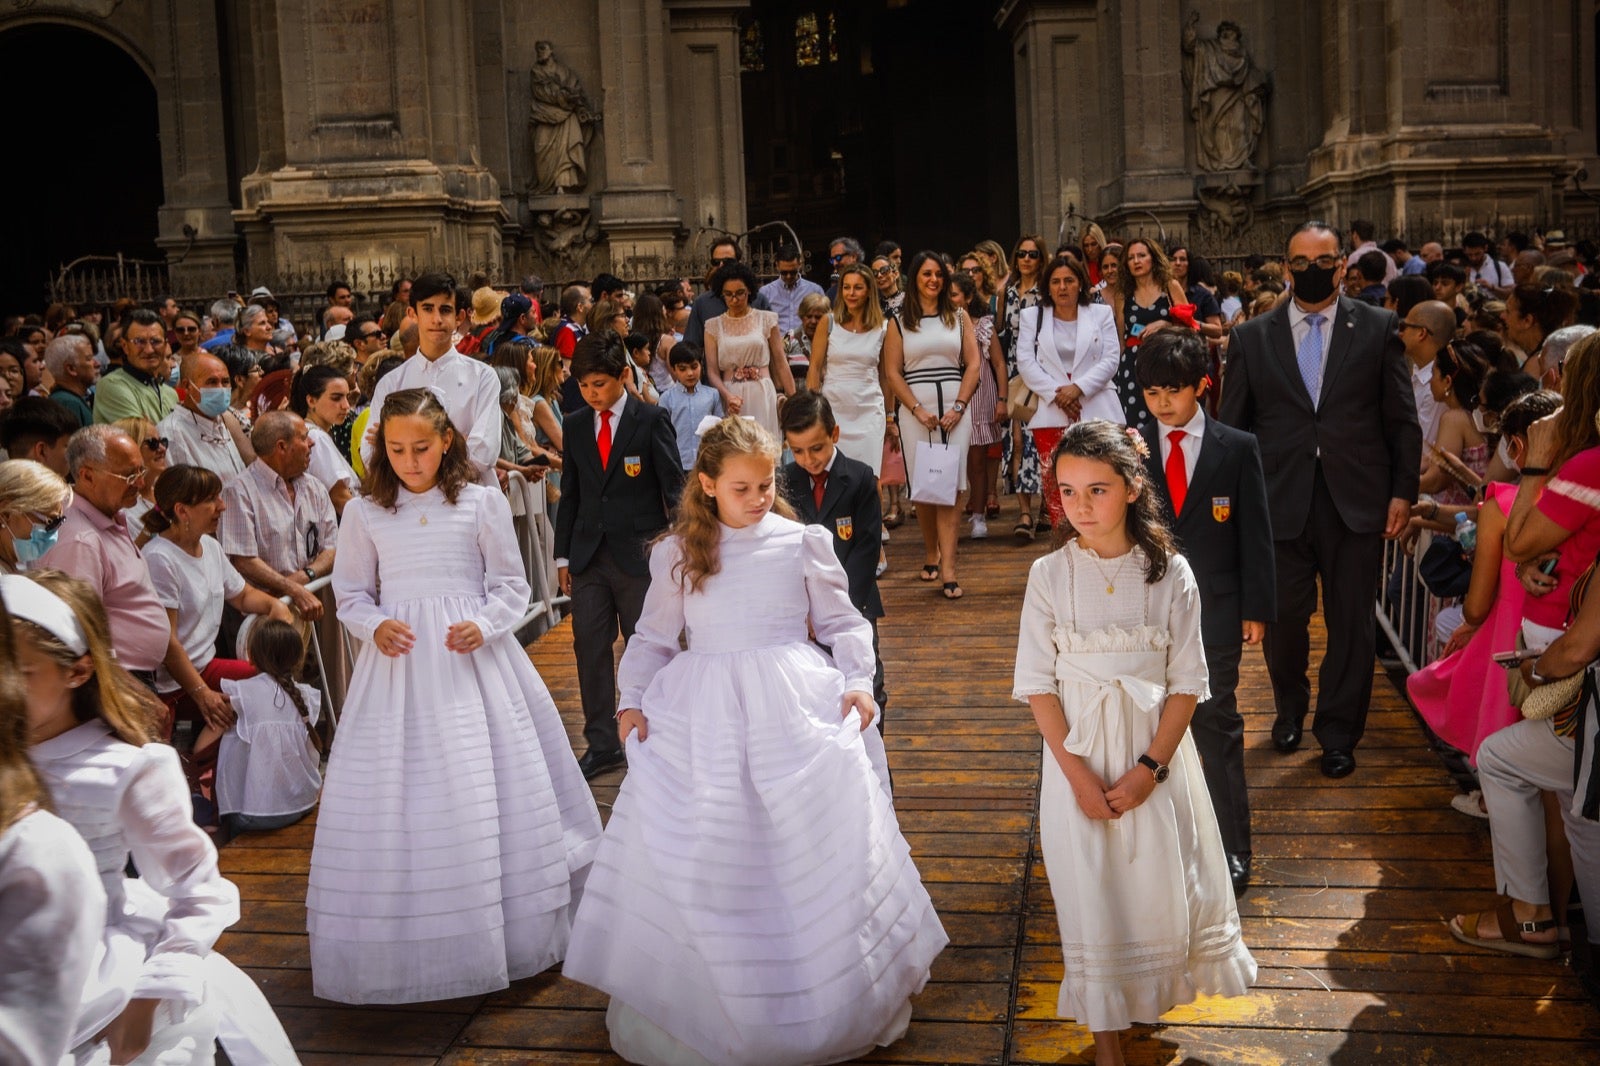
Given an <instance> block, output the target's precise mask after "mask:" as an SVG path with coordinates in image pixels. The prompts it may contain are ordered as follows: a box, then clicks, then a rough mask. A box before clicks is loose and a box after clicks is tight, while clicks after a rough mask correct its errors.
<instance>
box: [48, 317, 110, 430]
mask: <svg viewBox="0 0 1600 1066" xmlns="http://www.w3.org/2000/svg"><path fill="white" fill-rule="evenodd" d="M44 367H45V369H46V370H48V371H50V380H51V381H53V382H55V384H54V385H53V386H51V388H50V399H51V400H53V401H54V402H56V403H58V404H60V405H61V406H62V407H65V408H66V409H67V410H68V411H69V412H71V413H72V417H73V418H75V419H77V420H78V425H79V426H80V427H82V426H87V425H89V424H90V423H91V422H93V421H94V408H93V407H91V406H89V390H90V389H92V388H94V385H95V382H97V381H99V380H100V364H99V363H97V362H95V360H94V347H93V346H92V345H91V344H90V343H89V338H87V337H85V336H84V335H83V334H81V333H63V334H62V335H61V336H59V337H57V338H56V339H55V340H53V341H51V342H50V343H49V344H47V345H45V349H44Z"/></svg>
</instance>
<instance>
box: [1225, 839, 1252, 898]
mask: <svg viewBox="0 0 1600 1066" xmlns="http://www.w3.org/2000/svg"><path fill="white" fill-rule="evenodd" d="M1227 856H1228V877H1229V878H1231V879H1232V881H1233V898H1234V899H1238V898H1239V897H1240V896H1242V895H1244V893H1245V889H1247V888H1249V887H1250V856H1249V854H1248V853H1245V854H1239V853H1237V852H1232V851H1230V852H1228V853H1227Z"/></svg>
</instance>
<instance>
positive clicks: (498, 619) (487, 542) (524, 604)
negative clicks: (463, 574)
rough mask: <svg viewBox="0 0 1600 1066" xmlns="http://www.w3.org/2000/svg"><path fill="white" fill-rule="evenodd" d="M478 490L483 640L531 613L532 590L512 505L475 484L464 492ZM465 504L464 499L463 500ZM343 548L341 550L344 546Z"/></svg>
mask: <svg viewBox="0 0 1600 1066" xmlns="http://www.w3.org/2000/svg"><path fill="white" fill-rule="evenodd" d="M474 489H475V490H477V492H476V495H478V496H479V497H480V502H479V504H478V551H479V553H480V554H482V555H483V592H484V596H485V597H486V599H485V602H484V606H483V611H482V613H481V614H479V616H478V617H477V618H476V619H475V621H476V622H477V623H478V629H479V631H480V632H481V633H482V634H483V639H484V643H488V642H489V640H491V639H492V638H494V637H498V636H501V635H503V634H505V633H509V632H511V630H512V629H514V628H516V625H517V623H518V622H520V621H522V616H523V615H525V614H527V613H528V598H529V595H530V593H531V590H530V588H529V586H528V575H527V572H526V571H525V570H524V569H523V566H522V556H521V555H519V554H517V531H516V528H515V527H514V526H513V525H512V524H511V504H510V502H509V501H508V500H507V499H506V498H505V495H504V494H503V493H501V492H499V491H498V490H495V489H487V488H484V487H483V486H481V485H473V486H469V487H468V488H464V489H463V490H462V492H463V494H465V493H466V492H468V491H472V490H474ZM462 502H463V503H465V500H463V501H462ZM341 550H342V549H341Z"/></svg>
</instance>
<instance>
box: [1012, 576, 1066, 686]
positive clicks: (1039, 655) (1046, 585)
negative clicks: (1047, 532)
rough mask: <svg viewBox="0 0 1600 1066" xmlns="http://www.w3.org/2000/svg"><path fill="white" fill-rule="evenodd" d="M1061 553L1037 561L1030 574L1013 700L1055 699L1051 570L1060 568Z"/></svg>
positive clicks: (1024, 602)
mask: <svg viewBox="0 0 1600 1066" xmlns="http://www.w3.org/2000/svg"><path fill="white" fill-rule="evenodd" d="M1060 555H1061V553H1060V552H1059V551H1057V552H1052V553H1050V554H1049V555H1046V556H1043V557H1041V558H1038V559H1035V560H1034V561H1033V566H1032V567H1031V568H1030V569H1029V570H1028V591H1027V593H1026V594H1025V595H1024V596H1023V598H1022V622H1021V625H1020V626H1019V627H1018V629H1017V664H1016V667H1015V670H1014V672H1013V674H1012V678H1011V698H1012V699H1015V700H1021V701H1022V702H1023V703H1026V702H1028V697H1029V696H1055V695H1058V694H1059V692H1060V689H1059V688H1058V687H1057V685H1056V604H1055V595H1054V590H1053V589H1052V588H1051V570H1052V569H1054V567H1055V566H1058V565H1060V564H1059V559H1060Z"/></svg>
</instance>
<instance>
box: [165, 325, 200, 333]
mask: <svg viewBox="0 0 1600 1066" xmlns="http://www.w3.org/2000/svg"><path fill="white" fill-rule="evenodd" d="M172 332H174V333H199V332H200V327H199V326H173V327H172Z"/></svg>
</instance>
